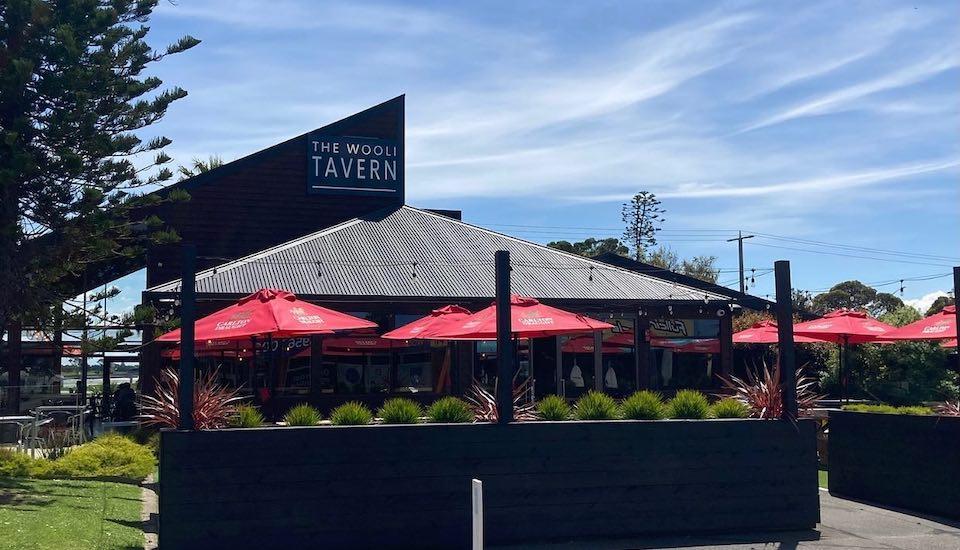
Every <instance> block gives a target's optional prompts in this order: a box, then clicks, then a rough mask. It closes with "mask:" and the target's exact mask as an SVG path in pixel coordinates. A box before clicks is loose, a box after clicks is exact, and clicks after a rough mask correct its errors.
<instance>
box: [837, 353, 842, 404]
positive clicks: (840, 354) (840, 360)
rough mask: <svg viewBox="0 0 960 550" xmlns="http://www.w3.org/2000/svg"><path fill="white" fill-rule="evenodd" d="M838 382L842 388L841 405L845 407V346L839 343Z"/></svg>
mask: <svg viewBox="0 0 960 550" xmlns="http://www.w3.org/2000/svg"><path fill="white" fill-rule="evenodd" d="M837 382H838V383H839V386H840V405H841V406H843V344H841V343H839V342H838V343H837Z"/></svg>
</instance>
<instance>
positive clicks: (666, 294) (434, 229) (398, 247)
mask: <svg viewBox="0 0 960 550" xmlns="http://www.w3.org/2000/svg"><path fill="white" fill-rule="evenodd" d="M497 250H509V251H510V260H511V267H512V268H513V271H512V288H513V292H515V293H518V294H523V295H527V296H533V297H536V298H540V299H545V300H671V301H693V300H698V301H702V300H703V299H704V298H707V299H709V300H718V301H726V300H729V298H728V297H726V296H722V295H719V294H715V293H712V292H708V291H704V290H701V289H695V288H693V287H689V286H685V285H682V284H678V283H674V282H671V281H666V280H662V279H659V278H657V277H655V276H652V275H650V274H641V273H635V272H632V271H629V270H626V269H622V268H619V267H616V266H611V265H609V264H605V263H603V262H598V261H594V260H591V259H588V258H584V257H581V256H577V255H575V254H569V253H566V252H563V251H560V250H556V249H553V248H550V247H547V246H544V245H541V244H537V243H532V242H528V241H524V240H521V239H517V238H514V237H511V236H508V235H504V234H502V233H497V232H494V231H490V230H488V229H484V228H482V227H477V226H474V225H470V224H467V223H464V222H461V221H458V220H454V219H451V218H447V217H445V216H442V215H439V214H435V213H432V212H427V211H424V210H420V209H417V208H413V207H410V206H402V207H399V208H397V209H394V210H390V211H387V212H381V213H380V214H377V215H371V216H368V217H363V218H358V219H354V220H350V221H348V222H345V223H342V224H339V225H336V226H333V227H330V228H327V229H324V230H322V231H318V232H316V233H311V234H309V235H306V236H304V237H301V238H298V239H294V240H292V241H289V242H287V243H284V244H281V245H278V246H275V247H272V248H269V249H266V250H264V251H262V252H258V253H256V254H252V255H250V256H247V257H244V258H240V259H237V260H234V261H232V262H228V263H225V264H223V265H221V266H218V267H215V268H212V269H208V270H205V271H202V272H200V273H198V274H197V292H198V293H204V294H206V293H210V294H246V293H251V292H254V291H256V290H257V289H259V288H263V287H274V288H283V289H286V290H289V291H291V292H293V293H295V294H298V295H302V296H335V297H338V298H339V297H395V298H450V299H476V298H489V297H492V296H493V294H494V252H495V251H497ZM179 286H180V281H171V282H169V283H165V284H162V285H158V286H156V287H153V288H151V289H149V292H158V293H162V292H172V291H176V290H177V289H178V288H179Z"/></svg>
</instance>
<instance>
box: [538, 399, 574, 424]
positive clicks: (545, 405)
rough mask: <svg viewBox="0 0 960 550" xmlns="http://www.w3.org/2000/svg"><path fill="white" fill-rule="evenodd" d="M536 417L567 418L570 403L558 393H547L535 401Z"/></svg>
mask: <svg viewBox="0 0 960 550" xmlns="http://www.w3.org/2000/svg"><path fill="white" fill-rule="evenodd" d="M537 417H538V418H540V419H541V420H555V421H556V420H569V419H570V405H569V404H567V400H566V399H564V398H562V397H560V396H559V395H548V396H546V397H544V398H543V399H541V400H540V402H539V403H537Z"/></svg>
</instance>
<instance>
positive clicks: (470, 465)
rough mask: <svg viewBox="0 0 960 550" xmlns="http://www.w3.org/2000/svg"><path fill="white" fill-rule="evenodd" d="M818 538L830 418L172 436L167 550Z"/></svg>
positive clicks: (168, 438) (164, 445)
mask: <svg viewBox="0 0 960 550" xmlns="http://www.w3.org/2000/svg"><path fill="white" fill-rule="evenodd" d="M471 478H478V479H480V480H482V481H483V484H484V507H485V526H486V529H485V535H486V541H487V542H488V543H500V542H521V541H535V540H548V539H570V538H578V537H596V536H603V537H616V536H632V535H641V534H651V533H666V532H684V533H698V532H700V533H703V532H724V531H725V532H737V531H741V532H742V531H758V530H783V529H809V528H812V527H814V526H815V525H816V523H817V521H818V520H819V500H818V493H817V458H816V442H815V433H814V423H813V422H812V421H807V420H804V421H801V422H800V423H799V425H798V426H795V425H793V424H790V423H789V422H781V421H762V420H709V421H682V420H678V421H669V420H668V421H656V422H642V421H639V422H638V421H612V422H529V423H521V424H511V425H508V426H499V425H495V424H459V425H453V424H436V425H418V426H361V427H310V428H256V429H243V430H239V429H237V430H221V431H209V432H164V433H163V434H162V435H161V457H160V544H161V547H162V548H177V549H179V548H204V549H214V548H230V549H241V548H256V549H258V550H262V549H265V548H298V547H310V548H466V547H469V543H470V525H471V523H470V522H471V516H470V504H471V499H470V479H471Z"/></svg>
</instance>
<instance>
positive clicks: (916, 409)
mask: <svg viewBox="0 0 960 550" xmlns="http://www.w3.org/2000/svg"><path fill="white" fill-rule="evenodd" d="M843 410H845V411H850V412H863V413H876V414H907V415H914V416H928V415H931V414H934V409H931V408H930V407H924V406H921V405H912V406H905V407H894V406H893V405H868V404H866V403H851V404H850V405H844V406H843Z"/></svg>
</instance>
